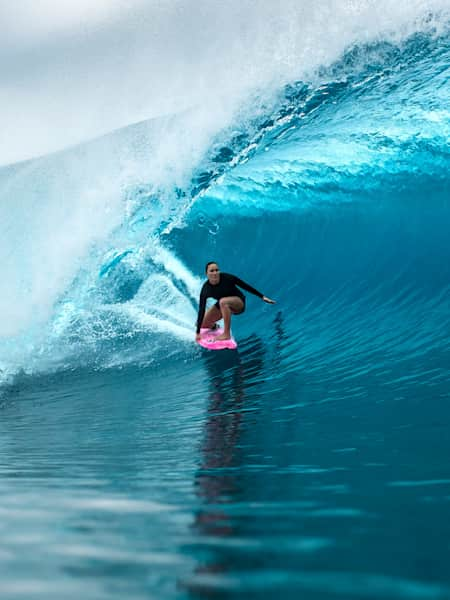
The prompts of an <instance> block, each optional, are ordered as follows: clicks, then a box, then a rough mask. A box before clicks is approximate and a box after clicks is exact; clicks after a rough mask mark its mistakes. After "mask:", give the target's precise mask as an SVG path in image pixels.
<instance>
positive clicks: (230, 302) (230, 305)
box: [216, 296, 244, 340]
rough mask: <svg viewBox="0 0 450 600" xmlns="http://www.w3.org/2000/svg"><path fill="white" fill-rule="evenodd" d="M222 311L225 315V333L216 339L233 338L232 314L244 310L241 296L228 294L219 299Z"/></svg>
mask: <svg viewBox="0 0 450 600" xmlns="http://www.w3.org/2000/svg"><path fill="white" fill-rule="evenodd" d="M219 305H220V311H221V313H222V317H223V333H222V335H218V336H217V337H216V340H229V339H230V338H231V315H238V314H239V313H241V312H243V310H244V303H243V301H242V300H241V298H239V296H226V297H225V298H221V299H220V300H219Z"/></svg>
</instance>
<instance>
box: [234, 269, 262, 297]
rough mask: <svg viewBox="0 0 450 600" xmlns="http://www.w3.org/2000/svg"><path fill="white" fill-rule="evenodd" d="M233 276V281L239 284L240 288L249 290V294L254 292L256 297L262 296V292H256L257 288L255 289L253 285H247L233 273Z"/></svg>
mask: <svg viewBox="0 0 450 600" xmlns="http://www.w3.org/2000/svg"><path fill="white" fill-rule="evenodd" d="M233 278H234V283H235V284H236V285H237V286H239V287H240V288H242V289H243V290H245V291H246V292H250V294H254V295H255V296H258V298H261V299H262V298H264V294H261V292H258V290H256V289H255V288H254V287H252V286H251V285H249V284H248V283H245V281H242V279H239V277H236V275H233Z"/></svg>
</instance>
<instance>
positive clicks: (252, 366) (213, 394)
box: [188, 337, 264, 594]
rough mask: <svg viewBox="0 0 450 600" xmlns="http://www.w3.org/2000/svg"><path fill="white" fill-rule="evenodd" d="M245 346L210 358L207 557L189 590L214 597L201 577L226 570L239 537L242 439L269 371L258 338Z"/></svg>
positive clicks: (200, 481) (204, 446)
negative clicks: (236, 513)
mask: <svg viewBox="0 0 450 600" xmlns="http://www.w3.org/2000/svg"><path fill="white" fill-rule="evenodd" d="M243 346H244V348H245V351H244V352H243V353H242V354H239V353H238V352H226V353H225V352H220V353H219V352H214V353H213V352H211V353H210V354H208V355H206V356H205V364H206V368H207V370H208V374H209V381H210V396H209V404H208V414H207V418H206V422H205V428H204V436H203V440H202V443H201V457H202V462H201V465H200V468H199V469H198V471H197V474H196V478H195V487H196V494H197V496H198V498H199V499H200V501H201V506H200V508H199V510H198V512H197V514H196V518H195V523H194V529H195V530H196V532H197V533H198V534H200V539H199V540H198V544H196V546H198V547H199V548H200V549H201V551H202V554H203V552H205V551H206V554H204V560H203V563H202V564H200V565H199V566H198V567H197V569H196V570H195V575H194V577H193V580H192V581H191V582H190V583H189V586H188V587H189V588H190V589H191V590H194V589H195V590H196V592H197V593H198V592H201V591H202V590H203V591H204V593H205V594H208V593H210V592H211V590H210V589H209V590H208V587H207V586H204V585H202V580H201V579H202V575H206V574H209V575H211V574H213V573H221V572H224V571H226V570H227V565H228V562H229V561H228V560H227V556H226V547H227V546H226V544H225V543H224V538H231V537H232V536H234V535H236V533H235V525H234V523H233V516H232V514H230V511H229V510H228V509H229V507H230V506H231V504H232V503H235V502H238V501H239V499H240V497H241V495H242V493H241V492H242V487H243V483H244V482H243V477H242V473H241V472H240V470H239V468H240V467H241V466H242V464H243V463H244V460H243V457H242V449H241V447H240V446H241V444H242V435H243V432H244V431H245V423H246V415H254V414H255V411H257V410H258V405H259V402H260V398H259V396H258V395H253V396H252V397H250V395H249V394H248V390H249V388H250V387H252V386H254V385H255V384H256V382H257V380H258V379H259V374H260V373H261V370H262V368H263V366H264V344H263V343H262V341H261V339H260V338H258V337H254V338H252V340H251V341H250V342H248V343H247V344H245V342H244V343H243Z"/></svg>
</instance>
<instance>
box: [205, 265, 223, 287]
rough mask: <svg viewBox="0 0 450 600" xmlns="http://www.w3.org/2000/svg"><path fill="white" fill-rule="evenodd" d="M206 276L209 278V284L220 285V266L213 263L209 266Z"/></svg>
mask: <svg viewBox="0 0 450 600" xmlns="http://www.w3.org/2000/svg"><path fill="white" fill-rule="evenodd" d="M206 276H207V277H208V281H209V283H211V284H212V285H214V284H216V283H219V279H220V271H219V266H218V265H217V264H216V263H211V264H210V265H208V270H207V271H206Z"/></svg>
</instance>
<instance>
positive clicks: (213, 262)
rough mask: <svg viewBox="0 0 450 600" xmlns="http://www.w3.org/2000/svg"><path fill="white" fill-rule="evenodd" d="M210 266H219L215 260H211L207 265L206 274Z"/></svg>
mask: <svg viewBox="0 0 450 600" xmlns="http://www.w3.org/2000/svg"><path fill="white" fill-rule="evenodd" d="M209 265H217V263H216V261H215V260H210V261H209V262H207V263H206V267H205V273H207V272H208V267H209Z"/></svg>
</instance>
